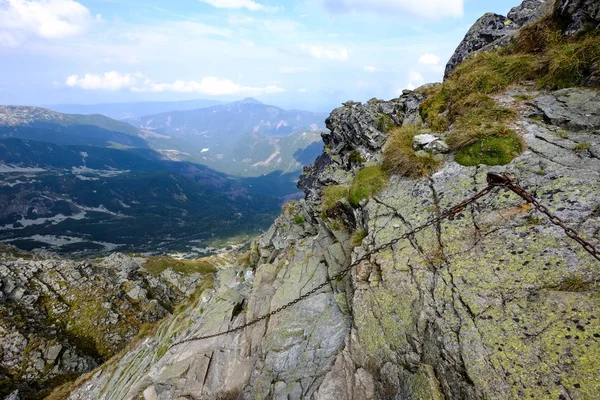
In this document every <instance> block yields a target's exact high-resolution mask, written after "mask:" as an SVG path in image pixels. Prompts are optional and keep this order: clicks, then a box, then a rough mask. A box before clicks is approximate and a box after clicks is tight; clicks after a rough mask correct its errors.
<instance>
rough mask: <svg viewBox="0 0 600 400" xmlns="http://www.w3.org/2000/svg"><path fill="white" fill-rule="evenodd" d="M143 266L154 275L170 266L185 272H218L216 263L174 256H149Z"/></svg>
mask: <svg viewBox="0 0 600 400" xmlns="http://www.w3.org/2000/svg"><path fill="white" fill-rule="evenodd" d="M143 267H144V268H145V269H146V270H147V271H148V272H150V273H151V274H153V275H159V274H160V273H161V272H163V271H164V270H166V269H169V268H171V269H173V270H174V271H177V272H181V273H183V274H191V273H200V274H211V273H214V272H217V268H215V266H214V265H212V264H211V263H209V262H207V261H205V260H202V259H198V260H175V259H174V258H171V257H163V256H156V257H148V260H147V261H146V263H145V264H144V265H143Z"/></svg>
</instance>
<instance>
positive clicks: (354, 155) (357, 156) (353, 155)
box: [348, 150, 365, 164]
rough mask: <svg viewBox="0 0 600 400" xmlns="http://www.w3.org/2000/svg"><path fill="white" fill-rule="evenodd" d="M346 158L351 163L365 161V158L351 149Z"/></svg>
mask: <svg viewBox="0 0 600 400" xmlns="http://www.w3.org/2000/svg"><path fill="white" fill-rule="evenodd" d="M348 159H349V160H350V162H351V163H353V164H362V163H364V162H365V159H364V158H363V157H362V156H361V155H360V153H359V152H358V151H356V150H352V152H351V153H350V156H349V157H348Z"/></svg>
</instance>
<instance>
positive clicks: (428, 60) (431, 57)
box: [419, 53, 440, 65]
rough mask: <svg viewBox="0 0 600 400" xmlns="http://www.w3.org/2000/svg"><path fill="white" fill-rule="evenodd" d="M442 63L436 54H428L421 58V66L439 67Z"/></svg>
mask: <svg viewBox="0 0 600 400" xmlns="http://www.w3.org/2000/svg"><path fill="white" fill-rule="evenodd" d="M439 63H440V58H439V57H438V56H436V55H435V54H431V53H426V54H423V55H422V56H421V58H419V64H423V65H437V64H439Z"/></svg>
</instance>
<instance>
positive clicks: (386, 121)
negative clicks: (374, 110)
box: [377, 114, 396, 133]
mask: <svg viewBox="0 0 600 400" xmlns="http://www.w3.org/2000/svg"><path fill="white" fill-rule="evenodd" d="M394 126H396V124H394V121H392V119H391V118H390V116H389V115H387V114H379V115H378V116H377V129H378V130H379V131H381V132H383V133H388V132H389V131H390V130H391V129H392V128H393V127H394Z"/></svg>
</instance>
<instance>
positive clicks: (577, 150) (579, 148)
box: [573, 143, 591, 153]
mask: <svg viewBox="0 0 600 400" xmlns="http://www.w3.org/2000/svg"><path fill="white" fill-rule="evenodd" d="M590 147H591V146H590V144H589V143H579V144H577V145H576V146H575V147H574V148H573V151H574V152H575V153H580V152H582V151H585V150H589V149H590Z"/></svg>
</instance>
